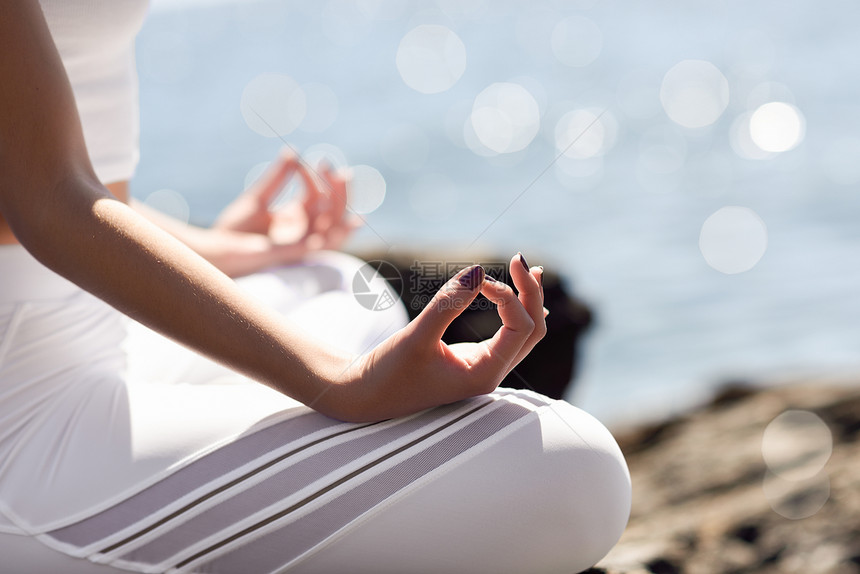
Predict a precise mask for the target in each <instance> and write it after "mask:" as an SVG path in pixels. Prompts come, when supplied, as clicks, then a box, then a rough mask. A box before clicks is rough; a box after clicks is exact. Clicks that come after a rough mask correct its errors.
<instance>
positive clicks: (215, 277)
mask: <svg viewBox="0 0 860 574" xmlns="http://www.w3.org/2000/svg"><path fill="white" fill-rule="evenodd" d="M0 212H2V213H3V215H4V217H5V218H6V220H7V222H8V223H9V225H10V227H11V228H12V230H13V232H14V233H15V235H16V237H17V238H18V240H19V241H20V242H21V243H22V244H23V245H24V247H25V248H26V249H27V250H28V251H30V252H31V253H32V254H33V255H34V256H35V257H36V258H37V259H39V260H40V261H41V262H42V263H43V264H45V265H46V266H47V267H49V268H51V269H53V270H54V271H56V272H57V273H59V274H61V275H63V276H65V277H67V278H68V279H70V280H71V281H73V282H75V283H77V284H78V285H80V286H81V287H83V288H84V289H86V290H88V291H90V292H92V293H94V294H95V295H97V296H99V297H101V298H102V299H104V300H105V301H107V302H109V303H110V304H111V305H113V306H115V307H116V308H118V309H120V310H121V311H123V312H125V313H126V314H128V315H130V316H132V317H134V318H135V319H138V320H140V321H141V322H143V323H144V324H147V325H149V326H151V327H152V328H154V329H156V330H158V331H160V332H163V333H165V334H167V335H169V336H170V337H172V338H174V339H176V340H178V341H180V342H182V343H184V344H186V345H189V346H191V347H193V348H195V349H198V350H201V351H202V352H204V353H205V354H207V355H210V356H213V357H216V358H217V359H218V360H220V361H221V362H223V363H226V364H227V365H229V366H230V367H232V368H234V369H236V370H239V371H241V372H244V373H246V374H248V375H250V376H251V377H253V378H254V379H256V380H258V381H261V382H264V383H266V384H269V385H272V386H274V387H275V388H278V389H280V390H282V391H285V392H287V393H288V394H290V395H291V396H293V397H295V398H297V399H298V400H301V401H303V402H310V401H313V400H315V399H316V397H317V396H319V395H320V394H321V392H322V390H324V387H325V386H327V385H330V384H333V383H334V382H335V381H337V380H341V379H342V377H340V376H339V375H340V374H341V372H342V371H343V370H344V369H345V368H346V365H347V364H348V363H347V360H348V357H340V356H335V355H334V354H333V353H332V352H331V351H329V350H328V349H327V348H325V347H323V346H321V345H317V344H314V343H313V342H310V341H308V338H307V337H303V336H299V335H298V334H297V333H296V332H295V331H294V329H293V328H292V327H291V326H290V325H288V324H286V323H285V322H284V321H282V320H280V319H276V318H274V317H273V315H272V314H271V313H270V312H269V311H268V310H267V309H265V308H262V307H260V306H259V305H257V304H256V303H254V302H253V301H251V300H249V299H248V298H245V297H244V296H242V295H241V294H240V293H239V292H238V290H237V289H236V287H235V286H234V284H233V282H232V281H231V280H230V279H229V278H227V277H226V276H225V275H223V274H222V273H220V272H219V271H218V270H217V269H215V268H214V267H212V266H211V265H210V264H208V263H207V262H206V261H205V260H203V259H202V258H201V257H199V256H197V255H196V254H195V253H194V252H192V251H191V250H190V249H188V248H187V247H185V246H184V245H183V244H181V243H180V242H179V241H177V240H175V239H174V238H172V237H171V236H170V235H168V234H167V233H165V232H163V231H161V230H160V229H159V228H158V227H156V226H155V225H153V224H151V223H149V222H148V221H146V220H145V219H144V218H142V217H140V216H138V215H137V214H136V213H134V212H133V211H132V210H131V209H130V208H129V207H128V206H126V205H125V204H123V203H122V202H120V201H118V200H116V199H115V198H114V197H113V196H112V195H110V193H109V192H108V191H107V190H106V189H105V188H104V187H103V186H102V185H101V184H100V183H99V182H98V180H97V179H96V177H95V174H94V172H93V170H92V167H91V166H90V164H89V159H88V156H87V153H86V149H85V145H84V141H83V135H82V131H81V126H80V121H79V119H78V117H77V111H76V109H75V105H74V100H73V96H72V93H71V89H70V86H69V84H68V80H67V78H66V76H65V71H64V69H63V67H62V63H61V62H60V59H59V56H58V54H57V52H56V49H55V48H54V45H53V42H52V40H51V38H50V36H49V32H48V30H47V27H46V25H45V23H44V18H43V17H42V14H41V10H40V8H39V5H38V3H37V2H36V1H35V0H4V2H2V3H0ZM287 381H289V385H287V384H286V382H287ZM287 387H288V388H287ZM326 397H327V398H328V399H330V400H327V401H320V402H318V404H317V405H316V406H317V408H318V409H319V410H322V411H325V412H330V413H331V414H334V415H336V416H341V417H344V418H346V417H348V416H349V414H348V413H345V412H341V411H340V409H339V408H334V405H330V403H331V402H334V401H336V399H337V393H327V394H326ZM330 406H331V407H332V408H329V407H330Z"/></svg>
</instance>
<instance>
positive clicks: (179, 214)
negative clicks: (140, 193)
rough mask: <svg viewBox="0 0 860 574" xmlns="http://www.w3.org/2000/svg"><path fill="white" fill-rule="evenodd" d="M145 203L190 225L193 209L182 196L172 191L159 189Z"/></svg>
mask: <svg viewBox="0 0 860 574" xmlns="http://www.w3.org/2000/svg"><path fill="white" fill-rule="evenodd" d="M143 202H144V203H145V204H146V205H148V206H149V207H151V208H153V209H155V210H158V211H160V212H161V213H164V214H166V215H169V216H170V217H173V218H174V219H178V220H179V221H182V222H184V223H188V219H189V217H190V215H191V209H190V208H189V207H188V202H187V201H186V200H185V198H184V197H182V194H181V193H179V192H178V191H174V190H172V189H159V190H158V191H153V192H152V193H150V194H149V195H148V196H147V197H146V199H145V200H143Z"/></svg>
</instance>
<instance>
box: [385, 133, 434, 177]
mask: <svg viewBox="0 0 860 574" xmlns="http://www.w3.org/2000/svg"><path fill="white" fill-rule="evenodd" d="M379 147H380V149H379V152H380V155H381V156H382V160H383V161H384V162H385V163H386V164H387V165H388V167H390V168H391V169H394V170H397V171H402V172H410V171H416V170H418V169H421V167H422V166H423V165H424V162H426V161H427V154H428V153H429V151H430V140H429V139H428V138H427V135H426V134H425V133H424V130H422V129H421V128H420V127H418V126H417V125H415V124H400V125H396V126H394V127H392V128H391V129H389V130H388V131H387V132H386V133H385V136H384V137H383V139H382V142H381V143H380V146H379Z"/></svg>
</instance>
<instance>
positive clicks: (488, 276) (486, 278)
mask: <svg viewBox="0 0 860 574" xmlns="http://www.w3.org/2000/svg"><path fill="white" fill-rule="evenodd" d="M484 281H489V282H490V283H497V281H496V280H495V279H494V278H493V277H492V276H491V275H484Z"/></svg>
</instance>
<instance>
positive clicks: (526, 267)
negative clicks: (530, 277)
mask: <svg viewBox="0 0 860 574" xmlns="http://www.w3.org/2000/svg"><path fill="white" fill-rule="evenodd" d="M517 255H519V256H520V263H522V264H523V269H525V270H526V272H528V270H529V264H528V263H526V258H525V257H523V254H522V253H518V254H517Z"/></svg>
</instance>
